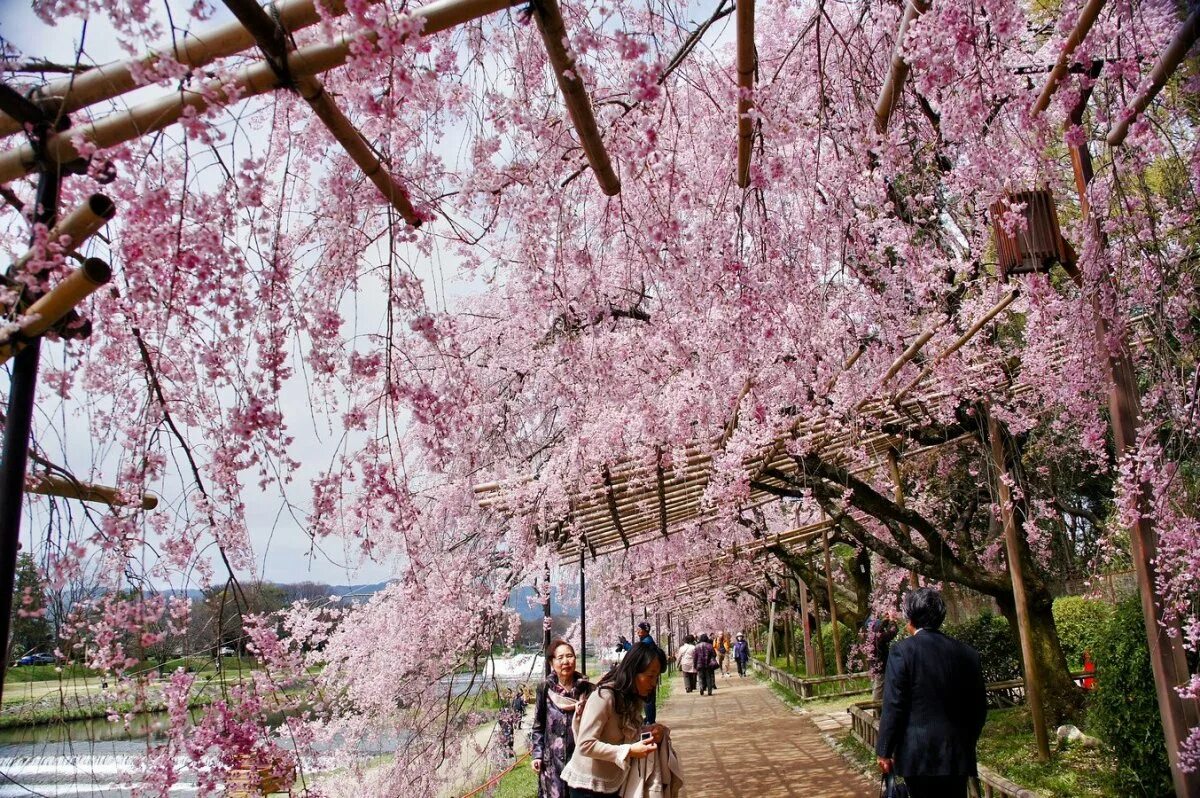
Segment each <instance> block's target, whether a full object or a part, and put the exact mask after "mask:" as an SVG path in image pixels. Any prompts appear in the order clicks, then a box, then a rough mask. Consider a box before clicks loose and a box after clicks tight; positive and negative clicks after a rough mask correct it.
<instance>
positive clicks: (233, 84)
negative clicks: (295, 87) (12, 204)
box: [0, 0, 510, 184]
mask: <svg viewBox="0 0 1200 798" xmlns="http://www.w3.org/2000/svg"><path fill="white" fill-rule="evenodd" d="M509 5H510V0H437V2H433V3H429V4H428V5H425V6H422V7H421V8H418V9H416V10H415V11H413V14H412V15H413V16H414V17H416V18H418V19H422V20H424V28H423V30H422V35H425V36H428V35H431V34H433V33H437V32H439V31H442V30H446V29H447V28H450V27H452V26H454V25H457V24H459V23H461V22H464V21H466V20H469V19H474V18H475V17H476V16H482V15H484V14H490V13H492V12H494V11H499V10H501V9H503V8H507V7H508V6H509ZM378 38H379V34H378V33H377V32H375V31H364V32H362V33H360V34H355V35H353V36H340V37H338V38H337V39H336V40H334V41H333V42H330V43H325V44H314V45H309V46H307V47H301V48H299V49H297V50H294V51H292V52H291V53H290V54H289V56H288V72H289V73H290V74H291V77H292V78H293V79H295V78H299V77H304V76H311V75H318V74H320V73H322V72H328V71H329V70H331V69H335V68H337V67H339V66H341V65H343V64H345V63H346V60H347V59H348V58H349V54H350V51H351V50H352V49H353V48H355V47H361V46H362V44H363V43H364V42H366V43H374V42H375V41H376V40H377V39H378ZM279 86H280V80H279V76H278V75H277V74H276V73H275V70H274V69H273V68H272V66H271V64H269V63H267V62H265V61H260V62H256V63H254V64H252V65H250V66H248V67H245V68H243V69H241V70H239V71H238V72H237V73H236V74H234V75H233V76H231V77H229V78H226V79H224V80H212V81H209V82H208V83H207V84H205V86H204V88H203V90H201V91H186V90H184V91H172V92H170V93H167V94H164V95H162V96H160V97H158V98H155V99H152V100H148V101H146V102H144V103H140V104H138V105H135V106H133V107H132V108H129V109H126V110H122V111H115V112H113V113H110V114H107V115H106V116H104V117H103V118H101V119H98V120H96V121H95V122H91V123H88V124H85V125H81V126H79V127H77V128H73V129H72V130H71V131H68V135H53V136H50V137H49V139H48V140H47V141H46V144H45V149H46V152H47V155H48V156H49V158H50V159H51V160H52V162H54V163H58V164H62V163H69V162H70V161H73V160H75V159H77V158H79V157H80V154H79V150H78V149H77V148H76V146H75V141H74V140H75V139H77V138H79V137H82V139H83V140H84V141H86V142H89V143H90V144H94V145H95V146H96V147H98V148H100V149H106V148H108V147H113V146H116V145H118V144H123V143H124V142H126V141H130V140H132V139H135V138H138V137H139V136H143V135H146V134H148V133H154V132H157V131H159V130H162V129H163V128H166V127H169V126H171V125H172V124H174V123H175V122H177V121H178V120H179V117H180V116H181V115H182V114H183V112H184V109H186V108H193V109H195V110H196V112H197V113H202V112H204V111H206V110H208V108H209V107H210V106H211V105H212V103H210V98H215V100H216V101H217V104H218V105H225V104H231V103H233V102H240V101H241V100H244V99H246V98H248V97H254V96H257V95H259V94H264V93H266V92H268V91H271V90H273V89H277V88H279ZM36 166H37V154H36V153H35V152H34V150H33V147H32V145H31V144H28V143H26V144H22V145H20V146H18V147H15V148H13V149H11V150H8V151H6V152H4V153H0V184H3V183H10V182H12V181H13V180H16V179H18V178H20V177H24V176H25V175H27V174H29V173H30V172H31V171H33V170H34V169H35V168H36Z"/></svg>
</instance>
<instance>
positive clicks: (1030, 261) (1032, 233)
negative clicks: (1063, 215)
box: [991, 188, 1074, 280]
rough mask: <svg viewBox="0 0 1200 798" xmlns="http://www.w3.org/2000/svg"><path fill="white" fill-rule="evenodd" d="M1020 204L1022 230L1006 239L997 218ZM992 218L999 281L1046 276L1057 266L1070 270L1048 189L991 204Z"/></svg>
mask: <svg viewBox="0 0 1200 798" xmlns="http://www.w3.org/2000/svg"><path fill="white" fill-rule="evenodd" d="M1022 203H1023V204H1024V206H1025V210H1024V211H1023V212H1022V216H1023V217H1024V218H1025V229H1024V230H1019V231H1016V233H1015V234H1014V235H1009V234H1008V233H1007V232H1006V231H1005V229H1004V226H1003V225H1002V224H1001V223H1000V217H1001V216H1003V215H1004V214H1005V213H1008V212H1009V209H1010V207H1011V206H1012V205H1017V204H1022ZM991 214H992V232H993V233H994V234H995V236H996V250H997V252H998V253H999V256H1000V279H1001V280H1007V279H1008V276H1009V275H1010V274H1030V273H1032V272H1046V271H1049V270H1050V267H1051V266H1053V265H1054V264H1056V263H1060V264H1063V265H1067V266H1069V265H1070V264H1071V263H1072V262H1073V261H1074V253H1073V252H1072V251H1071V246H1070V245H1069V244H1068V243H1067V242H1066V239H1064V238H1063V237H1062V233H1061V232H1060V231H1059V228H1058V209H1057V208H1056V207H1055V205H1054V195H1053V194H1051V193H1050V189H1048V188H1043V189H1037V190H1034V191H1019V192H1017V193H1015V194H1008V195H1007V196H1006V197H1005V198H1004V199H1001V200H997V201H996V202H994V203H992V208H991Z"/></svg>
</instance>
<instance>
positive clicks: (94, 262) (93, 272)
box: [0, 258, 112, 363]
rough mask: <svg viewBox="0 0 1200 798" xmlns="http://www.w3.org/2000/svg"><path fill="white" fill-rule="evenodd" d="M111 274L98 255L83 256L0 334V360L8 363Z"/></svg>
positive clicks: (102, 283) (89, 294)
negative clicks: (9, 329) (13, 326)
mask: <svg viewBox="0 0 1200 798" xmlns="http://www.w3.org/2000/svg"><path fill="white" fill-rule="evenodd" d="M111 278H112V269H110V268H109V266H108V264H107V263H105V262H104V261H102V260H100V259H99V258H88V259H87V260H85V261H84V262H83V265H82V266H80V267H79V268H78V269H75V270H74V271H73V272H71V273H70V274H69V275H67V277H66V279H65V280H63V281H62V282H60V283H59V284H58V285H56V286H54V288H52V289H51V290H50V291H48V292H47V293H46V294H45V296H42V297H40V298H39V299H38V300H37V301H36V302H34V303H33V304H32V305H30V306H29V307H28V308H26V310H25V313H24V315H22V317H21V318H20V319H18V320H17V329H16V330H15V331H13V332H10V333H8V334H7V335H3V336H0V363H7V362H8V360H9V358H11V357H12V356H13V355H15V354H16V353H17V352H18V351H20V350H21V349H22V348H24V347H25V345H26V344H28V343H29V341H30V340H31V339H34V338H37V337H38V336H40V335H43V334H44V333H45V332H46V331H47V330H49V329H50V328H51V327H53V326H54V325H55V324H56V323H57V322H58V321H59V320H61V319H62V318H63V317H64V316H66V315H67V314H68V313H70V312H71V310H72V309H73V308H74V307H75V306H76V305H78V304H79V303H80V302H82V301H83V300H84V299H87V297H89V296H91V295H92V293H94V292H95V291H96V289H97V288H99V287H100V286H102V285H104V284H105V283H107V282H108V281H109V280H110V279H111Z"/></svg>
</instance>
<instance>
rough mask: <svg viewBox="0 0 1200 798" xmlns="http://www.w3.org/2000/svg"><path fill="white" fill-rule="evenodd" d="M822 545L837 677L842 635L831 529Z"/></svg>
mask: <svg viewBox="0 0 1200 798" xmlns="http://www.w3.org/2000/svg"><path fill="white" fill-rule="evenodd" d="M821 543H822V544H823V545H824V547H825V589H826V590H827V591H829V627H830V628H831V629H832V630H833V664H834V667H835V668H837V675H838V676H841V675H842V672H843V668H842V633H841V632H840V631H838V616H837V602H836V601H835V600H834V594H833V565H832V561H833V560H832V557H831V556H830V553H829V527H825V528H823V529H822V530H821Z"/></svg>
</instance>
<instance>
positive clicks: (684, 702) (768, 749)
mask: <svg viewBox="0 0 1200 798" xmlns="http://www.w3.org/2000/svg"><path fill="white" fill-rule="evenodd" d="M674 678H675V679H681V678H682V677H679V676H676V677H674ZM672 688H673V690H674V692H673V693H672V694H671V700H670V701H669V702H667V703H666V705H665V706H664V707H663V711H662V712H661V713H659V717H658V719H659V721H660V722H662V723H665V724H666V725H667V726H669V727H670V728H671V737H672V739H673V740H674V742H675V749H676V751H677V753H678V754H679V757H680V760H681V762H682V764H683V772H684V786H685V788H686V790H687V795H688V798H785V797H786V798H875V796H876V795H877V794H878V787H877V786H874V785H870V784H868V783H867V781H866V780H865V779H864V778H863V777H862V776H861V775H860V774H858V773H857V772H855V771H854V770H853V769H852V768H851V767H850V766H849V765H847V764H846V762H845V760H844V759H842V757H841V755H840V754H838V753H837V752H836V751H834V750H832V749H831V748H830V747H829V746H828V745H826V744H825V741H824V740H822V739H821V734H820V732H819V731H818V729H817V727H816V725H815V724H814V723H813V722H812V719H811V717H810V716H808V715H802V714H799V713H797V712H793V711H792V710H791V709H790V708H788V707H787V706H786V705H785V704H784V703H783V702H782V701H780V700H779V699H778V698H776V697H775V695H774V693H772V692H771V691H770V689H769V688H768V687H767V686H766V685H765V684H764V683H763V682H760V681H758V680H757V679H753V678H751V677H746V678H744V679H743V678H739V677H738V676H736V675H735V676H732V677H728V678H723V677H721V676H718V677H717V691H716V693H715V694H714V695H712V696H701V695H700V694H699V693H698V692H697V693H685V692H683V685H682V681H679V682H678V683H676V684H673V685H672Z"/></svg>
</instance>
